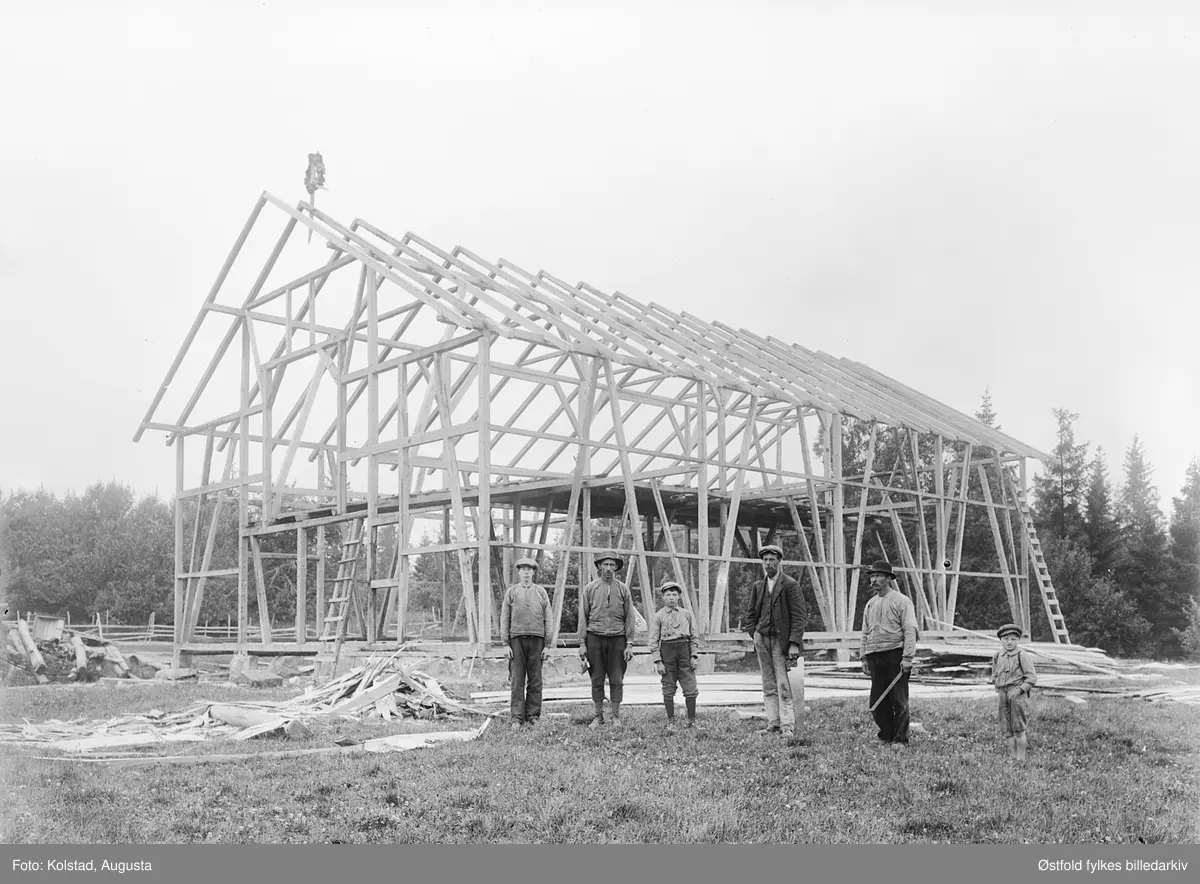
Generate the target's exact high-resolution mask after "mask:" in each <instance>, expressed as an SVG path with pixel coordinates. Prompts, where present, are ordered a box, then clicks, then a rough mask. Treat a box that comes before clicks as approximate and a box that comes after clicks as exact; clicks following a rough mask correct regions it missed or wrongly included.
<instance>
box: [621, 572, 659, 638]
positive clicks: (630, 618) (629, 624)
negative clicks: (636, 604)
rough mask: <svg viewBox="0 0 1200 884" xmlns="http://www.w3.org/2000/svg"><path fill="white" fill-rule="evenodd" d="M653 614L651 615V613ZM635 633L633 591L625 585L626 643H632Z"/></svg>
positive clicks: (635, 617)
mask: <svg viewBox="0 0 1200 884" xmlns="http://www.w3.org/2000/svg"><path fill="white" fill-rule="evenodd" d="M651 616H653V615H651ZM635 635H637V616H636V615H635V614H634V613H633V593H632V592H631V591H630V589H629V587H628V586H626V587H625V641H626V643H627V644H633V637H634V636H635Z"/></svg>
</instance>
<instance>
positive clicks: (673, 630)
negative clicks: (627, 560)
mask: <svg viewBox="0 0 1200 884" xmlns="http://www.w3.org/2000/svg"><path fill="white" fill-rule="evenodd" d="M659 591H660V592H661V593H662V598H663V606H662V607H661V608H659V609H658V610H657V611H656V612H655V613H654V622H652V623H651V624H650V660H651V662H653V663H654V669H655V671H657V672H658V674H659V675H661V676H662V688H663V706H665V707H666V710H667V727H674V724H675V691H676V683H678V685H679V686H680V687H682V688H683V700H684V703H686V704H687V726H688V727H692V726H693V725H695V723H696V697H697V696H699V694H700V689H699V688H698V687H697V685H696V663H697V662H698V661H699V659H700V657H699V646H698V644H697V641H698V632H697V630H696V618H695V617H693V616H692V612H691V611H689V610H687V609H686V608H684V607H681V606H680V601H681V600H682V598H683V591H682V588H681V587H680V586H679V584H678V583H676V582H675V581H673V580H668V581H667V582H666V583H664V584H663V585H662V589H661V590H659Z"/></svg>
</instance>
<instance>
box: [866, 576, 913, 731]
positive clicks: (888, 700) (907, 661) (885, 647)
mask: <svg viewBox="0 0 1200 884" xmlns="http://www.w3.org/2000/svg"><path fill="white" fill-rule="evenodd" d="M866 571H867V577H868V578H869V579H870V581H871V589H872V590H874V591H875V597H874V598H872V599H869V600H868V601H867V606H866V607H865V608H864V609H863V619H862V639H861V641H860V644H859V658H860V659H861V660H862V666H863V671H864V672H866V673H867V675H869V676H871V698H870V700H869V702H870V704H871V707H872V708H873V709H874V711H873V712H872V713H871V714H872V715H873V716H874V718H875V724H876V725H878V727H879V734H878V736H879V739H880V740H881V741H883V742H884V743H887V744H889V745H891V746H893V747H894V748H897V749H903V748H904V747H905V746H907V745H908V676H909V673H910V672H911V671H912V665H913V656H914V655H915V654H916V652H917V612H916V610H915V609H914V608H913V603H912V600H911V599H909V597H908V596H906V595H905V594H904V593H902V592H900V591H898V590H896V589H894V588H893V586H892V581H893V580H895V579H896V574H895V572H894V571H892V566H891V565H890V564H888V563H887V562H885V561H877V562H875V563H874V564H873V565H871V566H870V567H869V568H867V569H866ZM881 697H882V698H883V700H882V702H879V703H878V704H877V702H876V701H878V700H879V699H880V698H881Z"/></svg>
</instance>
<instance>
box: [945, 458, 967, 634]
mask: <svg viewBox="0 0 1200 884" xmlns="http://www.w3.org/2000/svg"><path fill="white" fill-rule="evenodd" d="M966 446H967V448H966V452H965V455H964V457H963V463H970V462H971V447H972V446H971V443H970V442H967V443H966ZM970 486H971V472H970V470H968V469H967V468H966V467H963V470H962V483H961V487H960V488H959V489H958V490H959V494H960V497H959V504H958V525H957V526H956V527H957V529H958V530H957V531H956V532H955V535H954V559H953V562H952V564H953V566H954V577H953V578H952V579H951V581H950V600H949V601H948V602H947V603H946V616H947V617H948V618H949V620H950V622H951V623H953V622H954V611H955V609H956V607H957V605H958V580H959V569H960V568H961V567H962V548H963V535H964V534H965V533H966V530H967V493H968V491H969V490H970Z"/></svg>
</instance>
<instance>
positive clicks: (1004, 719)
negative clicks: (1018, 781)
mask: <svg viewBox="0 0 1200 884" xmlns="http://www.w3.org/2000/svg"><path fill="white" fill-rule="evenodd" d="M996 635H997V636H998V637H999V639H1000V643H1001V644H1002V645H1003V647H1002V648H1001V649H1000V650H999V651H997V652H996V655H995V656H994V657H992V684H993V685H995V687H996V696H997V697H998V698H999V716H1000V732H1001V733H1002V734H1004V736H1005V737H1007V738H1008V754H1009V757H1010V758H1012V759H1014V760H1015V761H1024V760H1025V746H1026V737H1025V719H1026V714H1027V708H1026V707H1027V706H1028V703H1029V699H1028V698H1029V692H1030V691H1031V690H1033V686H1034V685H1036V684H1037V672H1036V671H1035V670H1034V668H1033V660H1032V659H1031V658H1030V655H1029V654H1028V653H1026V652H1025V651H1022V650H1021V649H1020V648H1019V647H1018V646H1017V644H1018V642H1019V641H1020V640H1021V627H1019V626H1017V625H1016V624H1015V623H1005V624H1004V625H1003V626H1001V627H1000V628H999V629H998V630H996Z"/></svg>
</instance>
